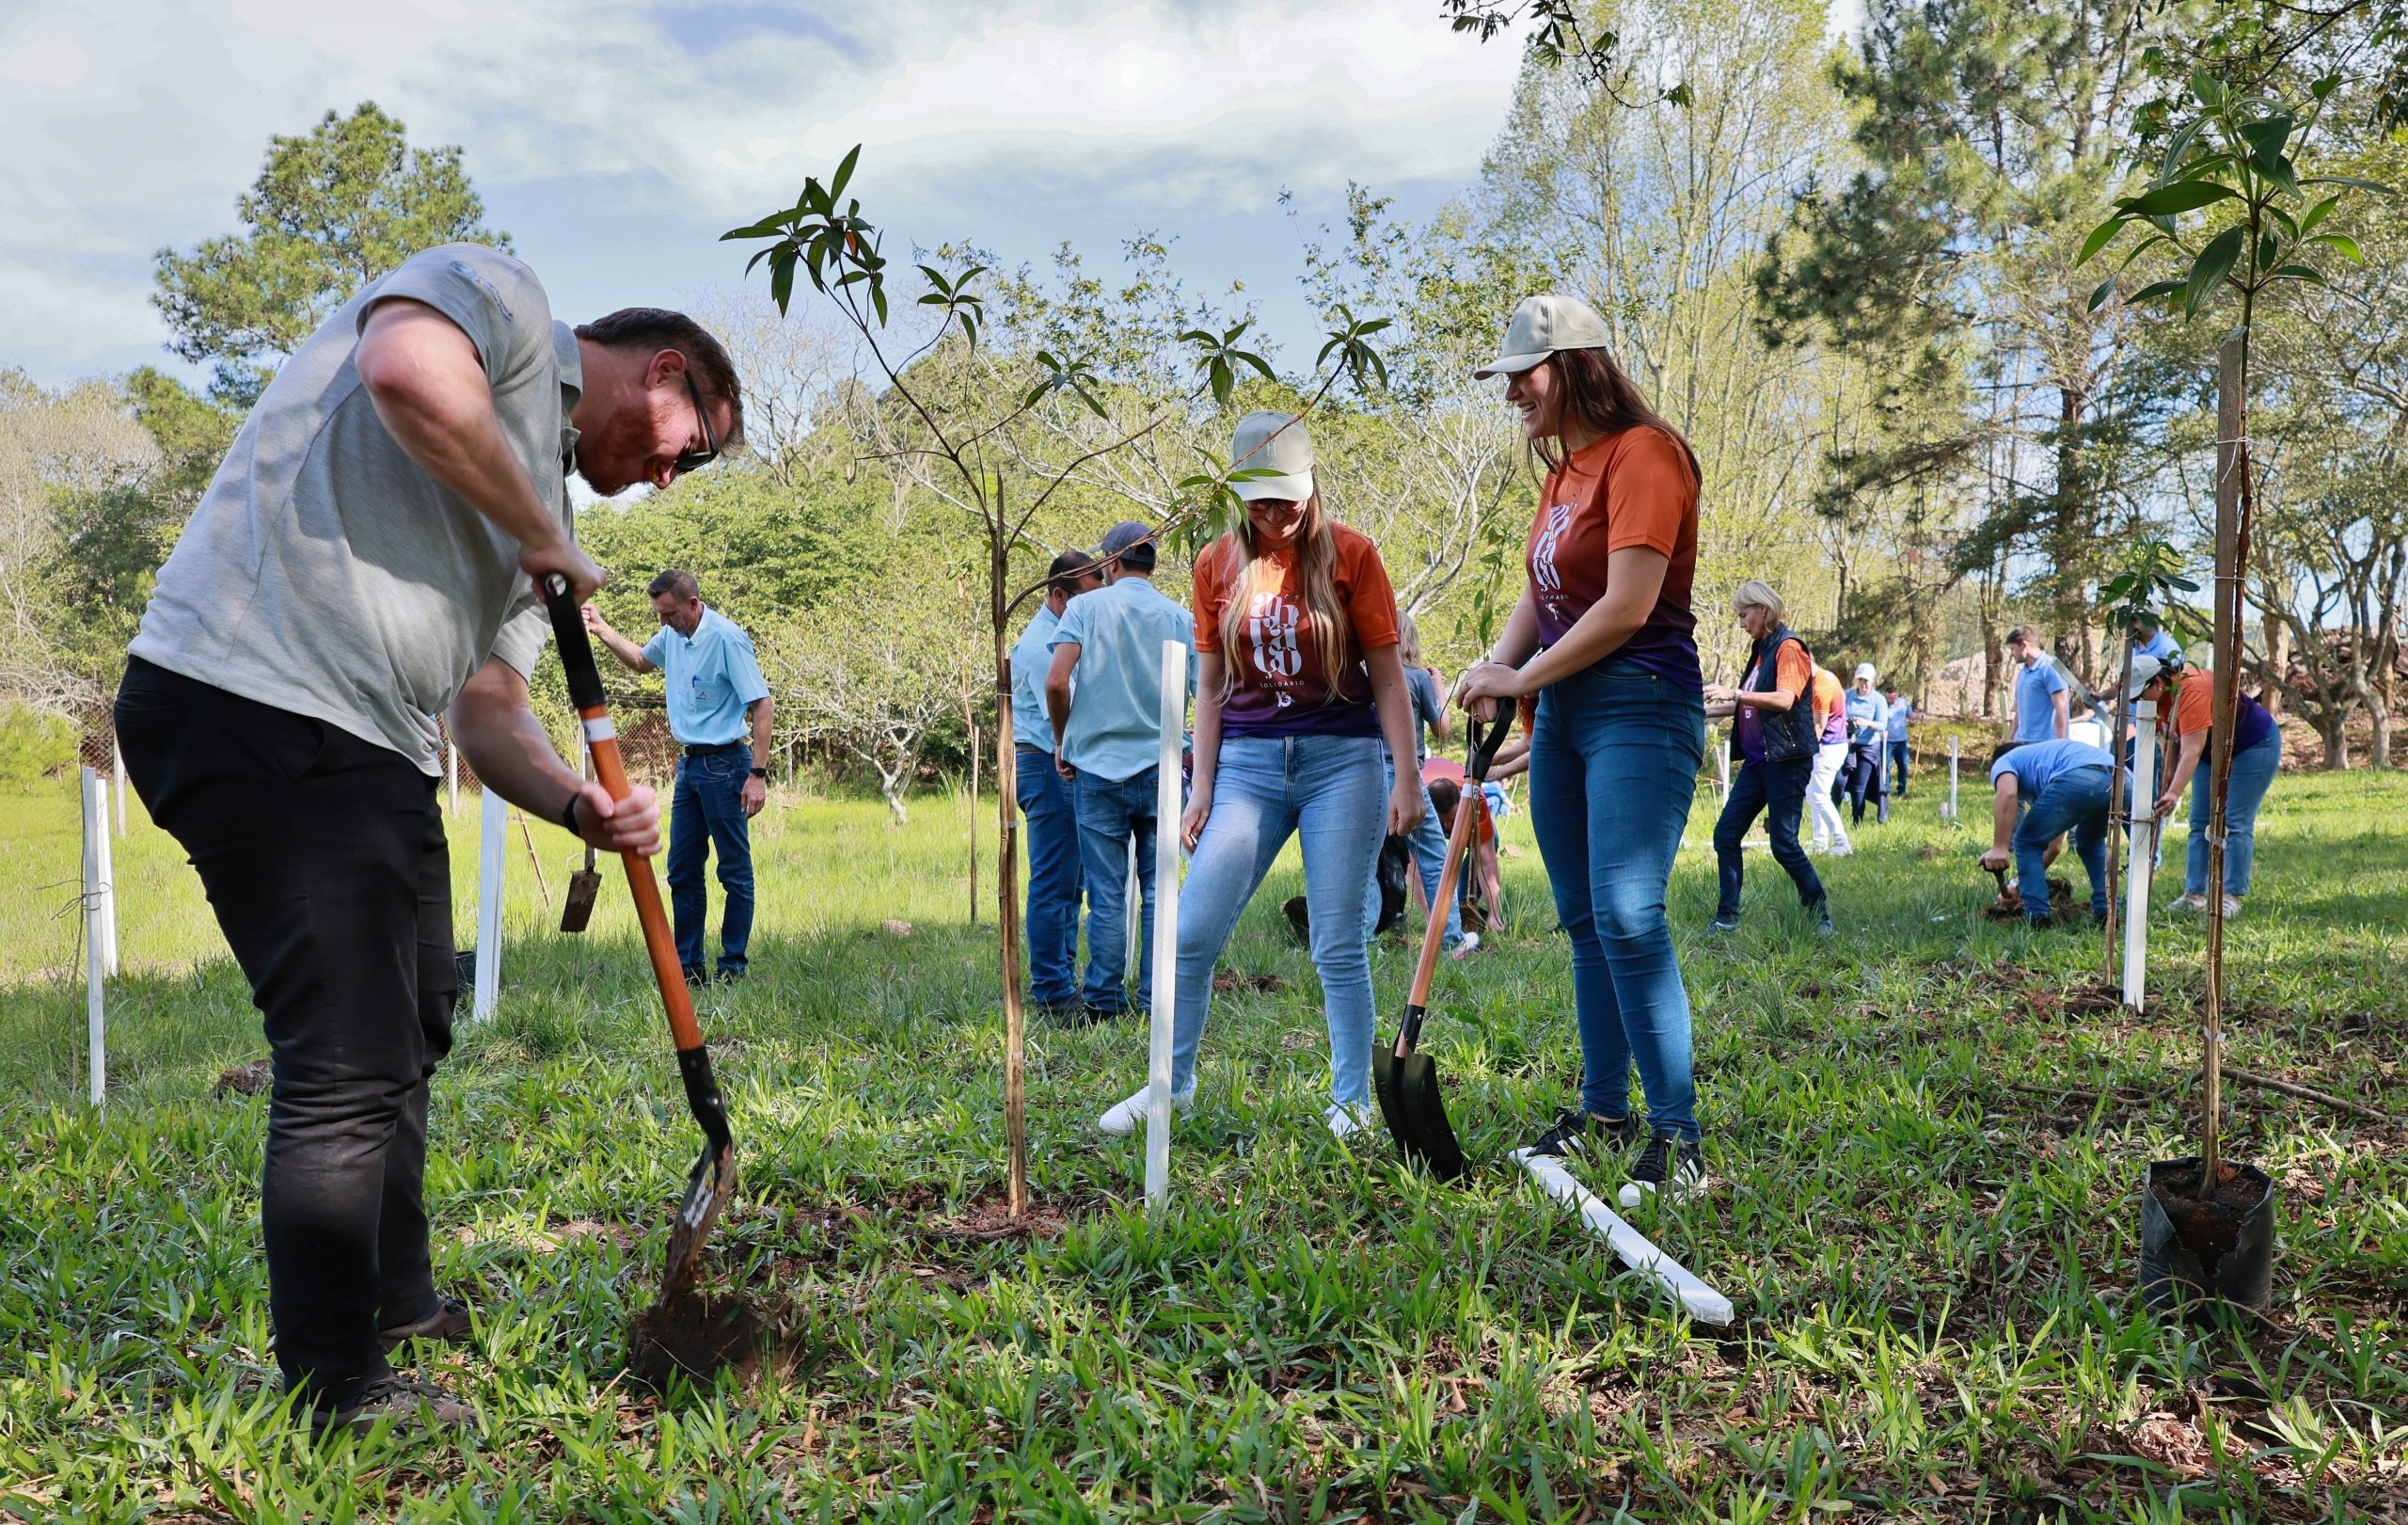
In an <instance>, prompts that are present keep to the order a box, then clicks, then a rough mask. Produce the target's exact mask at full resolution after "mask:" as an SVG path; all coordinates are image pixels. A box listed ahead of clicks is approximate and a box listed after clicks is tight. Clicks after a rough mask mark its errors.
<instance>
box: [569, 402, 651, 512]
mask: <svg viewBox="0 0 2408 1525" xmlns="http://www.w3.org/2000/svg"><path fill="white" fill-rule="evenodd" d="M650 422H651V421H650V419H648V418H647V417H646V416H645V415H644V414H643V412H642V410H641V409H635V410H622V411H620V412H618V413H615V414H613V415H612V416H611V417H610V418H608V419H606V420H604V421H602V423H601V425H600V426H599V427H598V428H594V429H591V430H588V431H587V432H585V433H584V434H581V435H579V436H578V441H577V474H578V476H580V477H583V478H584V479H585V485H587V486H589V487H591V488H593V489H594V492H595V493H596V494H597V495H599V496H601V497H604V498H616V497H617V496H619V494H621V493H623V492H625V491H626V490H627V489H628V488H629V487H632V486H634V485H636V484H637V483H639V482H642V480H643V477H642V473H641V471H640V470H639V469H638V468H637V467H636V466H634V465H632V464H629V463H637V462H641V461H642V459H643V458H644V452H645V448H646V446H647V444H648V443H649V440H648V436H649V432H650V431H649V424H650Z"/></svg>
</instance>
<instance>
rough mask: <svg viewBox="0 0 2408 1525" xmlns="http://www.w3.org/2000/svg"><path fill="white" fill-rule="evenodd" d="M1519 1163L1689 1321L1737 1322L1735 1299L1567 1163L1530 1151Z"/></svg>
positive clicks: (1523, 1153)
mask: <svg viewBox="0 0 2408 1525" xmlns="http://www.w3.org/2000/svg"><path fill="white" fill-rule="evenodd" d="M1513 1158H1515V1159H1517V1160H1519V1161H1521V1162H1522V1168H1524V1169H1526V1170H1528V1171H1529V1172H1530V1174H1531V1176H1532V1177H1533V1178H1535V1179H1536V1180H1537V1182H1538V1183H1539V1185H1540V1186H1541V1187H1543V1188H1545V1192H1546V1194H1547V1195H1548V1196H1550V1197H1552V1198H1554V1199H1556V1200H1557V1201H1559V1202H1563V1203H1566V1204H1568V1205H1570V1206H1572V1207H1574V1208H1576V1209H1577V1210H1578V1211H1579V1214H1580V1217H1581V1219H1582V1221H1583V1222H1585V1223H1587V1224H1588V1225H1589V1231H1590V1232H1592V1233H1593V1234H1595V1235H1596V1236H1597V1237H1598V1238H1600V1239H1603V1240H1604V1241H1605V1242H1606V1243H1607V1244H1608V1245H1609V1246H1611V1247H1612V1248H1613V1252H1614V1254H1615V1255H1617V1256H1618V1257H1620V1258H1621V1260H1622V1263H1624V1265H1627V1266H1629V1267H1630V1268H1631V1269H1632V1270H1634V1271H1637V1272H1639V1273H1640V1275H1642V1276H1644V1277H1646V1278H1647V1279H1649V1280H1651V1281H1653V1282H1655V1283H1656V1285H1657V1286H1659V1287H1661V1288H1663V1289H1664V1290H1665V1291H1666V1292H1668V1293H1670V1294H1671V1295H1672V1296H1673V1298H1674V1299H1675V1300H1677V1301H1678V1302H1679V1303H1680V1305H1681V1306H1682V1307H1683V1308H1685V1309H1687V1310H1688V1315H1689V1317H1691V1318H1693V1319H1695V1320H1697V1321H1698V1322H1699V1323H1700V1324H1728V1323H1730V1322H1731V1299H1730V1298H1728V1297H1725V1296H1724V1295H1722V1294H1720V1293H1719V1292H1717V1291H1715V1290H1714V1289H1713V1288H1712V1287H1709V1286H1707V1285H1706V1284H1705V1283H1704V1282H1703V1281H1702V1280H1700V1279H1698V1278H1697V1277H1696V1276H1695V1275H1694V1274H1692V1273H1691V1272H1690V1271H1689V1269H1688V1268H1687V1266H1685V1265H1683V1264H1682V1263H1680V1262H1678V1261H1676V1260H1674V1259H1672V1257H1671V1256H1670V1255H1667V1254H1665V1253H1664V1252H1663V1251H1662V1250H1660V1249H1658V1248H1656V1242H1655V1241H1654V1240H1652V1239H1650V1238H1648V1237H1647V1236H1646V1235H1645V1234H1643V1233H1640V1231H1638V1230H1637V1229H1634V1228H1632V1227H1631V1226H1630V1225H1629V1223H1627V1222H1626V1221H1624V1218H1623V1216H1622V1215H1620V1214H1619V1213H1616V1212H1615V1211H1614V1210H1613V1209H1612V1208H1610V1207H1608V1206H1607V1205H1606V1204H1605V1203H1604V1202H1603V1201H1602V1200H1600V1199H1598V1198H1597V1196H1596V1194H1595V1193H1593V1192H1592V1191H1590V1190H1589V1189H1588V1188H1587V1187H1585V1186H1583V1185H1581V1184H1580V1183H1578V1182H1577V1181H1575V1180H1573V1179H1572V1174H1571V1172H1570V1171H1568V1170H1566V1169H1564V1168H1563V1164H1562V1162H1561V1161H1560V1160H1558V1159H1557V1158H1556V1157H1555V1156H1554V1155H1552V1154H1533V1153H1531V1152H1529V1150H1526V1149H1517V1150H1515V1151H1513Z"/></svg>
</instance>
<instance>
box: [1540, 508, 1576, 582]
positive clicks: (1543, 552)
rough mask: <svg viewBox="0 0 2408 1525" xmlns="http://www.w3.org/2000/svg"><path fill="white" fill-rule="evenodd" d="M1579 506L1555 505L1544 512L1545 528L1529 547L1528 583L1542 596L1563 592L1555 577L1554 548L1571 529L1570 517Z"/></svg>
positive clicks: (1560, 580)
mask: <svg viewBox="0 0 2408 1525" xmlns="http://www.w3.org/2000/svg"><path fill="white" fill-rule="evenodd" d="M1578 506H1579V505H1577V504H1576V503H1557V504H1555V505H1554V506H1553V507H1551V508H1549V509H1548V510H1547V511H1546V528H1545V529H1544V530H1541V531H1540V532H1539V538H1538V542H1537V544H1535V545H1533V546H1531V547H1530V581H1531V582H1532V583H1533V584H1535V585H1536V586H1537V588H1538V590H1539V592H1540V593H1541V594H1542V595H1545V594H1556V593H1561V592H1562V591H1563V580H1562V579H1561V578H1560V577H1558V576H1557V575H1556V571H1555V548H1556V544H1557V542H1559V541H1560V540H1561V539H1562V538H1563V535H1564V532H1565V531H1567V530H1569V529H1571V528H1572V516H1573V513H1574V511H1575V510H1576V508H1577V507H1578Z"/></svg>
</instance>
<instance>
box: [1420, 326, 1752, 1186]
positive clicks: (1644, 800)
mask: <svg viewBox="0 0 2408 1525" xmlns="http://www.w3.org/2000/svg"><path fill="white" fill-rule="evenodd" d="M1606 342H1607V335H1606V327H1605V324H1604V323H1603V321H1601V320H1600V319H1599V318H1598V316H1597V315H1596V313H1594V312H1593V311H1592V310H1590V309H1589V308H1588V307H1587V306H1585V305H1583V304H1582V303H1580V302H1577V301H1575V300H1573V299H1572V298H1570V297H1564V296H1533V297H1531V298H1529V300H1528V301H1525V302H1524V303H1522V305H1521V306H1520V307H1518V308H1516V309H1515V310H1514V311H1513V322H1512V323H1511V324H1510V325H1509V326H1507V328H1506V330H1505V343H1504V353H1503V354H1502V355H1501V356H1499V357H1497V359H1496V360H1494V361H1492V362H1491V363H1489V364H1488V365H1486V366H1483V367H1482V368H1481V369H1480V370H1479V371H1477V372H1474V374H1475V375H1480V376H1492V375H1505V376H1509V377H1511V378H1512V379H1511V380H1510V382H1509V383H1508V385H1507V387H1506V392H1505V397H1506V400H1507V401H1508V402H1510V403H1512V404H1513V405H1514V406H1515V407H1517V408H1519V409H1520V410H1521V413H1522V420H1523V428H1524V432H1525V433H1526V434H1527V435H1528V436H1529V439H1530V441H1531V443H1532V446H1533V448H1534V449H1535V451H1536V452H1537V453H1538V454H1539V456H1540V458H1541V459H1543V460H1544V461H1545V462H1546V464H1547V467H1548V472H1547V477H1546V484H1545V488H1544V489H1543V491H1542V492H1541V494H1540V497H1539V506H1538V515H1537V517H1536V519H1535V521H1534V522H1533V523H1532V525H1531V526H1530V536H1529V549H1528V553H1527V556H1526V563H1525V564H1526V566H1527V569H1528V572H1529V586H1528V587H1527V588H1525V589H1524V590H1523V593H1522V596H1521V599H1520V601H1519V602H1517V603H1516V604H1515V605H1514V606H1513V615H1512V617H1511V618H1510V619H1508V620H1507V621H1506V624H1505V633H1504V635H1503V636H1502V637H1501V638H1499V639H1498V641H1497V644H1496V647H1495V648H1494V649H1493V650H1491V651H1490V652H1489V654H1488V659H1487V660H1486V661H1483V662H1481V663H1480V664H1479V665H1477V666H1475V667H1473V668H1472V669H1471V670H1470V671H1469V672H1467V673H1465V675H1463V678H1462V679H1461V680H1460V681H1459V682H1457V684H1456V685H1455V695H1456V698H1457V699H1458V701H1459V702H1461V703H1463V704H1464V705H1465V707H1474V708H1477V709H1479V710H1481V711H1482V712H1486V711H1488V710H1489V709H1490V707H1491V705H1492V704H1496V703H1502V704H1511V703H1513V702H1514V701H1515V700H1517V699H1519V698H1520V697H1521V696H1523V695H1525V694H1533V693H1534V694H1536V695H1537V696H1538V725H1537V727H1536V729H1535V731H1534V733H1533V734H1532V736H1531V739H1530V818H1531V820H1532V821H1533V822H1534V823H1535V824H1536V827H1537V831H1538V839H1539V850H1540V852H1541V854H1542V855H1543V856H1544V857H1545V860H1546V871H1547V878H1548V880H1549V881H1550V882H1552V883H1553V885H1554V889H1555V906H1556V913H1557V915H1558V916H1559V918H1560V920H1561V922H1562V924H1563V929H1564V930H1565V931H1566V932H1567V933H1569V934H1570V935H1571V938H1572V995H1573V1006H1574V1009H1575V1011H1576V1015H1577V1018H1578V1025H1579V1031H1580V1048H1581V1055H1582V1058H1583V1062H1584V1068H1585V1071H1586V1073H1585V1076H1584V1078H1583V1080H1582V1082H1581V1088H1580V1104H1579V1105H1578V1106H1574V1107H1567V1108H1565V1109H1564V1110H1563V1112H1562V1114H1561V1115H1560V1117H1559V1118H1557V1119H1556V1120H1555V1122H1554V1123H1553V1124H1552V1125H1551V1126H1549V1127H1548V1128H1547V1129H1546V1130H1545V1132H1544V1133H1542V1134H1541V1135H1540V1136H1539V1137H1538V1138H1537V1140H1536V1141H1535V1142H1534V1143H1533V1144H1532V1145H1531V1146H1530V1147H1531V1148H1532V1149H1533V1150H1534V1151H1536V1152H1542V1153H1549V1154H1563V1153H1568V1152H1573V1151H1575V1150H1579V1151H1589V1152H1600V1153H1602V1152H1607V1151H1608V1150H1611V1149H1618V1148H1621V1147H1623V1146H1625V1145H1627V1144H1629V1143H1631V1142H1634V1141H1636V1140H1637V1139H1638V1138H1639V1137H1640V1126H1639V1122H1638V1120H1637V1119H1635V1118H1633V1117H1632V1116H1631V1115H1630V1069H1631V1065H1632V1062H1633V1061H1634V1060H1636V1061H1637V1063H1638V1066H1639V1075H1640V1082H1641V1084H1642V1085H1643V1086H1644V1087H1645V1088H1646V1093H1647V1128H1646V1136H1647V1139H1648V1142H1647V1147H1646V1149H1645V1151H1644V1152H1642V1153H1641V1154H1640V1158H1639V1161H1638V1163H1637V1164H1636V1165H1635V1166H1633V1167H1632V1168H1631V1171H1630V1184H1629V1185H1626V1186H1624V1188H1623V1196H1624V1201H1626V1202H1631V1203H1635V1202H1636V1201H1637V1200H1638V1199H1639V1197H1640V1195H1641V1194H1642V1193H1644V1192H1646V1191H1652V1190H1656V1189H1668V1190H1670V1191H1671V1192H1672V1193H1673V1194H1674V1195H1675V1196H1678V1195H1685V1194H1687V1193H1689V1192H1693V1191H1696V1190H1700V1189H1703V1186H1704V1184H1705V1162H1704V1158H1703V1152H1702V1151H1701V1148H1700V1143H1699V1138H1700V1133H1699V1128H1698V1122H1697V1113H1696V1104H1697V1088H1696V1085H1695V1083H1694V1081H1693V1080H1692V1078H1691V1074H1690V1052H1689V1002H1688V993H1687V991H1686V990H1684V989H1683V988H1682V985H1681V970H1680V964H1679V961H1678V960H1677V959H1676V958H1675V957H1674V954H1673V951H1672V934H1671V927H1670V926H1669V925H1668V924H1667V923H1666V921H1665V919H1664V887H1665V885H1666V883H1667V882H1669V881H1670V879H1671V872H1672V853H1673V851H1674V850H1675V849H1677V848H1678V847H1679V846H1680V841H1681V829H1682V827H1683V826H1684V825H1685V824H1686V823H1687V820H1688V814H1689V802H1690V800H1691V798H1692V797H1693V796H1694V795H1695V793H1696V790H1697V771H1698V764H1699V762H1700V760H1701V759H1702V758H1703V756H1704V755H1705V717H1704V696H1703V690H1704V680H1703V675H1701V673H1700V671H1699V666H1698V654H1697V641H1696V633H1695V632H1696V629H1697V618H1696V615H1695V614H1693V613H1692V612H1690V609H1689V587H1690V583H1691V580H1692V579H1693V578H1694V576H1695V574H1696V570H1697V500H1698V469H1697V458H1696V457H1695V456H1694V455H1692V454H1691V453H1690V452H1689V448H1688V444H1687V441H1686V440H1684V439H1683V438H1682V437H1680V435H1679V433H1678V432H1677V431H1675V430H1674V429H1673V428H1672V427H1671V425H1670V424H1668V423H1666V422H1665V421H1664V420H1663V419H1662V418H1661V417H1659V416H1658V415H1657V414H1656V411H1655V409H1653V408H1651V407H1650V406H1648V405H1647V402H1646V400H1645V399H1644V398H1642V397H1641V396H1640V392H1639V389H1638V388H1637V387H1636V386H1634V385H1633V384H1632V382H1631V380H1630V378H1629V377H1628V376H1627V375H1625V374H1624V373H1623V371H1622V368H1621V367H1620V366H1618V365H1616V364H1615V363H1614V359H1613V357H1612V356H1611V355H1610V354H1608V351H1607V347H1606Z"/></svg>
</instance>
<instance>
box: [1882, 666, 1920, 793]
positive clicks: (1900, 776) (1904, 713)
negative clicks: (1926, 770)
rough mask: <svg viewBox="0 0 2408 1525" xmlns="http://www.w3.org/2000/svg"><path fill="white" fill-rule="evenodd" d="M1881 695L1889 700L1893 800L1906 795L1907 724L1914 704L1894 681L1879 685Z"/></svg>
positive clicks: (1912, 712) (1913, 710)
mask: <svg viewBox="0 0 2408 1525" xmlns="http://www.w3.org/2000/svg"><path fill="white" fill-rule="evenodd" d="M1881 697H1882V698H1884V699H1886V700H1888V701H1889V702H1890V777H1889V780H1888V782H1889V786H1890V787H1889V793H1890V797H1891V798H1892V799H1894V800H1903V799H1905V798H1906V797H1907V774H1908V773H1909V771H1911V770H1910V769H1909V767H1908V761H1909V758H1908V755H1907V724H1908V723H1909V721H1911V720H1913V719H1914V713H1915V704H1914V701H1913V700H1911V699H1909V698H1908V697H1907V696H1906V695H1905V694H1903V693H1900V692H1899V691H1898V686H1897V685H1896V684H1895V683H1884V684H1882V685H1881Z"/></svg>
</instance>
